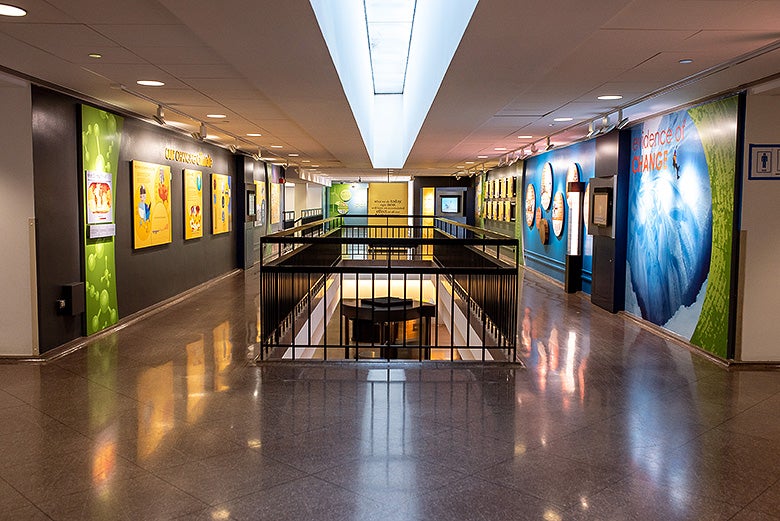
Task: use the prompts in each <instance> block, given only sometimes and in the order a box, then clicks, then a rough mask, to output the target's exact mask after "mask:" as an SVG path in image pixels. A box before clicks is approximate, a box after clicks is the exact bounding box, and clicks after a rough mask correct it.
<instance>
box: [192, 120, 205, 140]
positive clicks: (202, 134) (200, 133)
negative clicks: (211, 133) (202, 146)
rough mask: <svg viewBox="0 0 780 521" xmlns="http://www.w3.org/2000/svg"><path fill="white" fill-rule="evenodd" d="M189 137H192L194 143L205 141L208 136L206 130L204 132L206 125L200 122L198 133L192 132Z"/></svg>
mask: <svg viewBox="0 0 780 521" xmlns="http://www.w3.org/2000/svg"><path fill="white" fill-rule="evenodd" d="M190 135H191V136H192V139H194V140H195V141H203V140H205V139H206V136H208V130H206V124H205V123H203V122H201V124H200V130H199V131H198V132H193V133H192V134H190Z"/></svg>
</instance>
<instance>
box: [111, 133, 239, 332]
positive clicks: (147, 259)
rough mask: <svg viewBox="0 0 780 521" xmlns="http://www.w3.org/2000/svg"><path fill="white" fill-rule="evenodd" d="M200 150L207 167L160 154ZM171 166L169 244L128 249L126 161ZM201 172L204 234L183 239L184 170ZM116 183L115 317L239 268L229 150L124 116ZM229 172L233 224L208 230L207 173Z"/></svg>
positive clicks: (129, 199)
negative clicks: (225, 228)
mask: <svg viewBox="0 0 780 521" xmlns="http://www.w3.org/2000/svg"><path fill="white" fill-rule="evenodd" d="M166 147H167V148H173V149H176V150H184V151H186V152H195V153H197V152H198V151H202V152H203V153H204V154H209V155H211V157H212V158H213V159H214V165H213V166H212V167H211V168H207V167H200V166H195V165H189V164H186V163H178V162H176V161H169V160H167V159H165V148H166ZM133 160H138V161H147V162H150V163H159V164H161V165H169V166H170V167H171V222H172V225H173V230H172V234H171V239H172V240H171V243H170V244H163V245H160V246H153V247H151V248H143V249H140V250H133V216H134V208H133V205H132V201H133V195H132V194H133V192H132V176H131V161H133ZM185 168H192V169H196V170H200V171H202V172H203V237H201V238H199V239H191V240H188V241H185V240H184V218H183V213H184V208H183V205H184V202H183V200H184V194H183V191H184V188H183V182H182V181H183V179H182V178H183V170H184V169H185ZM117 173H118V176H117V188H116V208H115V211H116V220H117V234H116V264H117V266H116V268H117V297H118V302H119V316H120V317H123V316H127V315H129V314H131V313H135V312H136V311H140V310H142V309H144V308H147V307H149V306H151V305H153V304H156V303H157V302H160V301H162V300H165V299H167V298H170V297H172V296H174V295H178V294H179V293H181V292H183V291H186V290H188V289H190V288H192V287H194V286H197V285H198V284H201V283H203V282H206V281H208V280H210V279H212V278H214V277H217V276H219V275H221V274H223V273H226V272H228V271H230V270H232V269H234V268H236V267H238V253H237V238H236V237H237V232H236V229H237V228H238V226H237V220H238V219H239V218H240V219H241V221H240V222H241V223H242V225H241V226H243V214H241V215H238V214H239V211H238V210H237V208H238V206H237V201H236V199H237V196H238V195H239V194H240V193H242V190H239V189H237V187H236V176H235V174H234V173H235V164H234V160H233V155H232V154H230V152H228V151H227V150H224V149H222V148H218V147H214V146H211V145H207V144H204V143H198V142H196V141H194V140H192V139H187V138H185V137H183V136H180V135H178V134H174V133H172V132H169V131H167V130H165V129H163V128H160V127H157V126H156V125H151V124H149V123H145V122H143V121H139V120H135V119H130V118H126V119H125V126H124V131H123V135H122V147H121V149H120V152H119V169H118V172H117ZM212 173H216V174H227V175H230V176H232V178H233V180H232V185H231V190H232V199H233V201H232V207H233V225H232V231H231V232H230V233H223V234H219V235H212V233H211V199H210V197H211V174H212Z"/></svg>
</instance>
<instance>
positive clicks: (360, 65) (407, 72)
mask: <svg viewBox="0 0 780 521" xmlns="http://www.w3.org/2000/svg"><path fill="white" fill-rule="evenodd" d="M477 2H478V0H425V1H421V2H418V1H416V0H309V3H310V4H311V6H312V10H313V11H314V15H315V16H316V17H317V23H318V24H319V27H320V31H321V32H322V36H323V38H324V39H325V43H326V44H327V46H328V50H329V51H330V56H331V58H332V59H333V65H335V67H336V72H337V73H338V75H339V79H340V80H341V86H342V87H343V89H344V94H345V95H346V97H347V100H348V101H349V106H350V108H351V109H352V114H353V115H354V116H355V122H356V123H357V126H358V129H359V130H360V135H361V137H362V138H363V142H364V143H365V144H366V151H367V152H368V155H369V156H370V158H371V164H372V166H373V167H374V168H403V166H404V164H405V163H406V159H407V157H409V152H410V151H411V149H412V145H414V142H415V140H416V139H417V135H418V134H419V133H420V128H422V124H423V121H425V117H426V115H427V114H428V111H429V110H430V108H431V104H432V103H433V98H434V97H436V93H437V92H438V90H439V87H440V85H441V83H442V79H443V78H444V74H445V73H446V72H447V68H448V67H449V65H450V61H451V60H452V57H453V55H454V54H455V50H456V49H457V48H458V44H459V43H460V39H461V38H462V37H463V33H464V32H465V30H466V26H467V25H468V23H469V20H470V19H471V15H472V14H473V13H474V9H475V8H476V6H477ZM391 26H395V28H393V27H391ZM399 29H400V30H399ZM399 34H400V35H399ZM412 34H414V36H413V37H412ZM368 42H371V43H370V44H369V43H368ZM369 48H370V52H369ZM384 63H390V64H394V65H395V70H394V71H389V72H387V71H385V69H384V66H383V64H384Z"/></svg>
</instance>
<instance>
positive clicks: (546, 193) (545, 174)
mask: <svg viewBox="0 0 780 521" xmlns="http://www.w3.org/2000/svg"><path fill="white" fill-rule="evenodd" d="M552 191H553V169H552V164H551V163H545V164H544V167H542V208H544V209H545V210H549V209H550V203H551V202H552Z"/></svg>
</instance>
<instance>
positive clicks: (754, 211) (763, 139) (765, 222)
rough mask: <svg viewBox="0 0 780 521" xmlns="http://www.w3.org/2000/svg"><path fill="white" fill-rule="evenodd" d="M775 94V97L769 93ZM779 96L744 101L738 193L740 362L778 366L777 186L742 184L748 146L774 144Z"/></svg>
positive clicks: (779, 129)
mask: <svg viewBox="0 0 780 521" xmlns="http://www.w3.org/2000/svg"><path fill="white" fill-rule="evenodd" d="M775 93H776V94H780V92H778V91H777V90H775ZM778 119H780V95H775V96H772V95H769V94H768V93H766V94H758V95H753V94H750V95H748V98H747V114H746V121H745V127H746V128H745V163H744V179H743V181H744V184H743V192H742V230H743V235H744V244H743V246H744V250H743V252H742V257H743V259H744V263H743V265H742V266H741V268H740V269H741V275H742V276H743V277H744V293H743V303H742V335H741V350H742V354H741V356H739V355H738V359H741V360H744V361H780V342H778V338H780V319H778V311H780V180H757V179H754V180H750V179H748V154H749V148H750V144H751V143H752V144H772V143H780V123H778Z"/></svg>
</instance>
